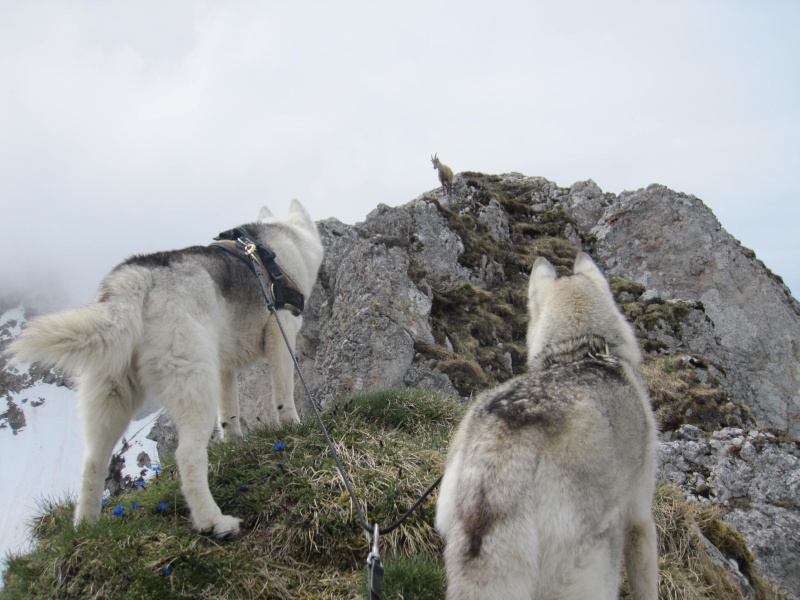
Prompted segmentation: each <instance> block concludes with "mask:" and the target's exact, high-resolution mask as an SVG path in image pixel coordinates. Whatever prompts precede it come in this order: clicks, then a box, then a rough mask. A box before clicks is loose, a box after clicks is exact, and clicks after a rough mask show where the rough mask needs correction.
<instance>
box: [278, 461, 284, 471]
mask: <svg viewBox="0 0 800 600" xmlns="http://www.w3.org/2000/svg"><path fill="white" fill-rule="evenodd" d="M277 467H278V468H279V469H280V470H281V471H283V463H278V464H277Z"/></svg>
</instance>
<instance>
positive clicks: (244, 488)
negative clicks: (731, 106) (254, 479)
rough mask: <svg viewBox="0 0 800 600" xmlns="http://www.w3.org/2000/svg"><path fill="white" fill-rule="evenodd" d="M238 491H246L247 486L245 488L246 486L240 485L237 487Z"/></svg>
mask: <svg viewBox="0 0 800 600" xmlns="http://www.w3.org/2000/svg"><path fill="white" fill-rule="evenodd" d="M239 491H240V492H246V491H247V486H246V485H244V484H242V485H240V486H239Z"/></svg>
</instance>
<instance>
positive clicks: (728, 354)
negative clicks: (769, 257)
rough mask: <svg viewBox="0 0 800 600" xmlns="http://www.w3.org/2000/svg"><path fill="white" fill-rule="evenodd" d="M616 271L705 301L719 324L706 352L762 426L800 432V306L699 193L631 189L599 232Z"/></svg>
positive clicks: (607, 261) (667, 294)
mask: <svg viewBox="0 0 800 600" xmlns="http://www.w3.org/2000/svg"><path fill="white" fill-rule="evenodd" d="M592 231H593V232H594V233H595V235H596V236H597V238H598V243H597V250H596V251H597V257H598V259H599V260H600V263H601V264H602V266H603V267H604V268H605V269H606V272H607V273H608V274H610V275H614V276H618V277H624V278H626V279H630V280H633V281H636V282H638V283H640V284H642V285H644V286H645V287H646V288H647V290H648V291H650V290H652V291H653V293H654V294H656V295H657V296H659V297H661V298H664V299H667V300H671V299H682V300H692V301H698V302H701V303H702V305H703V307H704V309H705V313H706V315H707V316H708V317H709V318H710V319H711V321H712V322H713V324H714V334H715V337H716V340H715V342H716V343H714V344H709V343H708V342H707V341H705V342H702V343H703V345H704V346H705V347H703V348H693V347H692V342H693V340H692V339H689V340H688V344H689V350H690V351H691V352H702V353H705V354H706V355H707V356H708V357H709V358H710V359H711V360H713V361H715V362H718V363H721V364H725V365H726V367H727V374H726V377H725V378H724V379H723V385H724V386H725V389H726V391H728V393H730V394H731V395H732V396H734V397H736V398H739V399H741V400H742V401H744V402H745V403H746V404H747V405H748V406H749V407H750V409H751V410H752V411H753V414H754V416H755V417H756V420H757V421H758V423H759V424H761V425H764V426H770V427H777V428H779V429H783V430H787V431H789V432H790V433H791V434H792V435H793V436H795V437H798V436H800V318H799V317H800V304H798V302H797V300H795V299H794V298H792V297H791V295H790V293H789V290H788V288H786V286H784V285H783V283H782V282H781V281H780V279H779V278H778V277H776V276H775V275H773V274H772V273H771V272H770V271H769V270H768V269H767V268H766V267H765V266H764V265H763V263H761V262H760V261H758V260H756V259H755V255H754V254H753V253H752V251H750V250H747V249H746V248H743V247H742V246H741V244H739V242H738V241H736V239H734V238H733V236H731V235H730V234H729V233H728V232H726V231H725V230H724V229H723V228H722V227H721V225H720V224H719V221H717V219H716V217H715V216H714V214H713V213H712V212H711V210H709V209H708V207H706V206H705V205H704V204H703V203H702V202H701V201H700V200H698V199H697V198H695V197H694V196H687V195H685V194H679V193H676V192H673V191H671V190H669V189H667V188H665V187H663V186H660V185H651V186H650V187H648V188H647V189H645V190H639V191H637V192H625V193H623V194H621V195H620V196H619V198H618V199H617V201H615V202H613V203H611V205H610V206H609V207H608V208H606V210H605V212H604V213H603V216H602V218H601V219H600V221H599V223H598V224H597V225H596V226H595V227H594V228H593V229H592Z"/></svg>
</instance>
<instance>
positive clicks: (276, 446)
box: [272, 442, 286, 452]
mask: <svg viewBox="0 0 800 600" xmlns="http://www.w3.org/2000/svg"><path fill="white" fill-rule="evenodd" d="M272 447H273V448H274V449H275V450H277V451H278V452H280V451H281V450H283V449H284V448H286V444H285V443H284V442H278V443H277V444H273V446H272Z"/></svg>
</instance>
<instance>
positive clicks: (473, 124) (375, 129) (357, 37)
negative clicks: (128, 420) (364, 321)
mask: <svg viewBox="0 0 800 600" xmlns="http://www.w3.org/2000/svg"><path fill="white" fill-rule="evenodd" d="M798 17H800V8H797V7H795V5H794V4H793V3H785V2H778V1H777V0H776V1H771V2H766V3H761V4H759V5H758V6H755V5H751V4H748V3H740V2H733V3H731V2H719V1H717V2H714V1H709V2H703V3H697V2H674V3H668V4H660V5H652V4H642V3H636V2H628V1H622V0H617V1H612V2H607V3H594V2H588V1H585V2H537V3H528V4H520V3H512V2H498V3H492V4H491V5H486V3H478V2H458V3H456V2H441V3H423V2H419V1H416V0H414V1H409V2H404V3H402V4H393V5H389V6H384V5H381V4H376V3H370V2H363V1H359V2H354V1H345V2H340V3H335V4H334V3H322V2H311V3H308V2H306V3H297V2H296V3H255V2H230V3H217V2H204V3H203V2H201V3H188V2H187V3H180V2H178V3H169V4H167V5H164V4H163V3H156V2H144V3H136V4H128V3H120V2H109V3H101V4H96V3H87V2H72V3H68V4H63V3H40V2H26V3H16V4H14V3H6V4H4V5H3V7H2V8H0V70H1V71H2V72H3V73H4V85H5V91H4V92H3V93H2V94H0V198H2V203H3V204H2V220H3V222H4V223H15V224H16V223H30V224H34V223H35V225H34V229H35V230H36V232H37V233H36V235H37V237H39V238H41V241H40V245H41V247H43V248H44V249H46V253H47V254H48V255H49V256H53V255H57V256H58V261H59V263H60V265H61V266H60V268H59V271H60V272H61V273H62V277H63V279H64V286H65V287H66V288H67V290H68V292H69V293H70V294H71V295H72V297H73V298H76V299H79V300H80V301H86V300H88V299H89V298H90V297H91V294H92V290H93V289H94V286H95V284H96V283H97V282H98V281H99V279H100V278H101V277H102V275H103V274H104V273H105V271H107V270H108V269H109V268H110V267H111V266H113V264H115V263H116V262H118V261H119V260H121V259H122V258H124V256H126V255H128V254H131V253H133V252H144V251H150V250H156V249H164V248H168V247H178V246H181V245H187V244H192V243H204V242H205V241H206V240H207V239H209V238H210V237H211V236H212V235H214V234H215V233H216V232H217V231H218V230H219V229H223V228H226V227H229V226H230V225H232V224H236V223H239V222H242V221H246V220H250V219H252V218H253V217H254V215H255V213H256V211H257V210H258V207H259V206H260V205H261V204H262V203H270V204H272V205H273V206H274V208H275V210H276V212H279V211H280V210H282V209H283V207H284V206H285V204H286V203H287V202H288V200H289V199H290V198H292V197H298V198H300V199H301V200H303V201H304V202H305V203H306V205H307V206H308V207H309V210H310V211H311V213H312V214H313V215H314V216H315V217H316V218H323V217H327V216H337V217H338V218H340V219H342V220H343V221H345V222H355V221H357V220H360V219H363V217H364V216H365V215H366V214H367V213H368V212H369V211H370V210H371V209H372V208H374V207H375V206H376V205H377V204H378V203H386V204H390V205H393V204H399V203H402V202H405V201H407V200H410V199H412V198H414V197H416V196H417V195H419V194H420V193H421V192H423V191H425V190H426V189H431V188H433V187H435V186H436V185H437V181H436V177H435V173H433V171H432V170H431V169H430V164H429V162H428V156H429V155H430V154H431V153H433V152H439V154H440V156H442V158H443V159H444V160H445V161H446V162H448V164H450V165H451V166H453V167H454V168H455V169H456V170H457V171H460V170H468V169H469V170H479V171H484V172H505V171H511V170H517V171H521V172H524V173H526V174H530V175H543V176H545V177H548V178H550V179H552V180H555V181H556V182H557V183H559V184H560V185H570V184H572V183H573V182H574V181H576V180H582V179H588V178H592V179H594V180H595V181H596V182H597V183H598V184H599V185H600V186H601V187H603V188H604V189H606V190H607V191H612V192H620V191H622V190H623V189H635V188H638V187H643V186H645V185H647V184H649V183H652V182H658V183H663V184H665V185H667V186H669V187H672V188H674V189H678V190H680V191H685V192H688V193H694V194H695V195H697V196H699V197H701V198H702V199H703V200H704V201H705V202H706V203H707V204H709V205H710V206H711V207H712V208H713V209H714V211H715V212H716V214H717V215H718V217H720V219H721V221H722V224H723V226H725V227H726V228H728V229H729V230H730V231H731V232H732V233H733V234H734V235H736V236H737V237H739V238H740V239H742V241H743V243H745V245H747V246H750V247H753V248H754V249H755V250H756V252H757V253H758V255H759V257H761V258H762V259H764V260H765V262H766V263H767V265H768V266H769V267H771V268H772V269H773V270H775V271H776V272H778V273H779V274H781V275H783V276H784V278H785V279H787V281H788V282H789V283H790V285H791V286H792V287H793V289H794V290H795V293H797V290H798V289H800V270H798V267H797V266H796V264H795V263H794V262H793V261H792V260H791V258H792V257H789V256H788V248H790V247H791V246H792V244H791V241H787V242H782V241H781V240H792V239H793V238H794V235H795V233H794V232H795V230H796V228H797V225H798V223H800V218H798V216H800V215H798V210H799V209H798V208H797V207H798V206H800V202H798V201H797V193H796V191H795V189H796V188H795V187H794V186H793V185H792V183H793V182H792V181H791V179H790V178H792V177H793V176H794V174H795V173H797V171H798V169H797V167H798V166H800V149H798V145H797V143H796V140H797V139H798V134H800V125H799V124H798V123H799V122H800V119H799V118H798V116H797V112H796V106H797V105H798V101H799V100H800V82H798V79H797V78H796V77H792V76H791V74H792V73H793V71H794V70H795V65H794V62H795V61H794V57H796V56H797V55H798V50H800V41H798V39H797V36H796V35H794V32H793V23H796V22H798ZM756 207H757V210H754V209H755V208H756ZM26 229H27V228H25V227H19V226H16V227H8V226H5V231H4V236H3V238H2V241H0V253H2V254H3V255H8V254H9V253H12V254H13V253H15V249H16V248H18V247H19V240H20V239H21V238H24V237H25V236H29V235H30V233H29V232H28V231H27V230H26ZM20 260H21V262H22V263H23V266H22V267H20V268H22V269H23V270H24V271H25V272H31V271H37V270H39V269H40V267H39V265H40V263H41V259H40V258H39V257H38V256H36V257H32V256H30V255H27V254H23V255H22V256H20ZM11 276H13V277H15V278H16V277H18V276H19V275H18V274H13V275H11V274H9V273H8V267H0V279H8V278H9V277H11Z"/></svg>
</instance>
